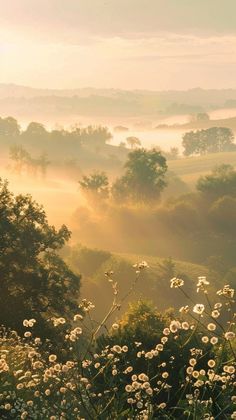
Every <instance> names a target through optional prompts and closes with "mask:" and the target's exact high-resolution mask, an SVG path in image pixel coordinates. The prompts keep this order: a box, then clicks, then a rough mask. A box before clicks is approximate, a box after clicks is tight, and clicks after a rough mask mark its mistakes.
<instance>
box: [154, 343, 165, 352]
mask: <svg viewBox="0 0 236 420" xmlns="http://www.w3.org/2000/svg"><path fill="white" fill-rule="evenodd" d="M163 348H164V347H163V344H157V345H156V350H158V351H163Z"/></svg>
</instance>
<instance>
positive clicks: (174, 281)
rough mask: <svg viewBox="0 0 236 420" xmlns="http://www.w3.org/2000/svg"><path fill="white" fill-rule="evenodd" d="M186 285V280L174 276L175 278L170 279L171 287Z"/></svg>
mask: <svg viewBox="0 0 236 420" xmlns="http://www.w3.org/2000/svg"><path fill="white" fill-rule="evenodd" d="M183 285H184V281H183V280H182V279H178V278H177V277H173V279H171V280H170V287H171V288H176V289H177V288H179V287H182V286H183Z"/></svg>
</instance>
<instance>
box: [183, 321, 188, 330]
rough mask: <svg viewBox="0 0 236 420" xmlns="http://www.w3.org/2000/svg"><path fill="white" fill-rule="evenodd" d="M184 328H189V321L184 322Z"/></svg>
mask: <svg viewBox="0 0 236 420" xmlns="http://www.w3.org/2000/svg"><path fill="white" fill-rule="evenodd" d="M182 328H183V330H188V329H189V323H188V322H186V321H185V322H182Z"/></svg>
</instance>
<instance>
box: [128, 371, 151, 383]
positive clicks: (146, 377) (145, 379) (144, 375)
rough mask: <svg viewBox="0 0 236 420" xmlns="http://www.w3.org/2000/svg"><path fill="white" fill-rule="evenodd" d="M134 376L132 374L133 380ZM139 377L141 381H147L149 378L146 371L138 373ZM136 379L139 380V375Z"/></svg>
mask: <svg viewBox="0 0 236 420" xmlns="http://www.w3.org/2000/svg"><path fill="white" fill-rule="evenodd" d="M133 376H135V375H133ZM133 376H132V380H133ZM138 379H139V380H140V381H143V382H147V381H148V380H149V377H148V376H147V375H146V374H145V373H140V374H139V375H138ZM135 380H137V377H136V379H135Z"/></svg>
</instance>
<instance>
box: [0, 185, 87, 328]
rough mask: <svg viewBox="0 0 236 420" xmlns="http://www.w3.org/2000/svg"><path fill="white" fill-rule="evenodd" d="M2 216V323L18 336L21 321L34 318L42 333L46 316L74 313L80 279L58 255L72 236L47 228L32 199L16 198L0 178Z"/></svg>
mask: <svg viewBox="0 0 236 420" xmlns="http://www.w3.org/2000/svg"><path fill="white" fill-rule="evenodd" d="M0 213H1V223H0V282H1V294H0V307H1V311H0V323H2V324H4V325H5V326H7V327H11V328H13V329H16V330H17V331H19V332H21V331H22V321H23V320H24V319H25V318H27V319H29V318H37V324H36V329H41V333H42V334H44V333H45V331H48V330H49V331H50V323H49V322H47V321H46V318H50V317H53V316H56V317H57V316H68V317H69V316H71V313H72V311H76V309H77V299H78V296H79V289H80V277H79V276H77V275H75V274H74V273H73V272H72V271H71V270H70V269H69V268H68V267H67V266H66V264H65V263H64V262H63V260H62V259H61V258H60V257H59V256H58V254H57V251H58V250H60V249H61V248H62V247H63V245H64V244H65V243H66V242H67V241H68V239H69V238H70V232H69V231H68V229H67V227H66V226H64V225H63V226H62V227H61V228H60V229H59V230H58V231H57V230H56V229H55V228H54V226H50V225H49V224H48V222H47V218H46V214H45V212H44V210H43V208H42V207H41V206H39V205H38V204H37V203H36V202H35V201H33V200H32V198H31V196H29V195H18V196H14V195H13V194H12V193H11V192H10V191H9V189H8V185H7V182H3V181H2V180H0Z"/></svg>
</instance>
